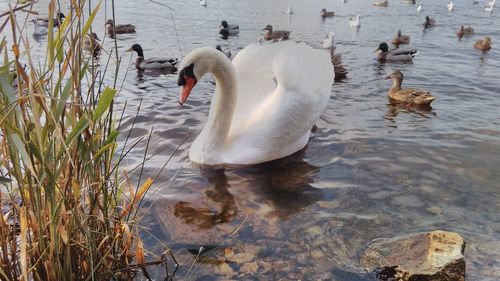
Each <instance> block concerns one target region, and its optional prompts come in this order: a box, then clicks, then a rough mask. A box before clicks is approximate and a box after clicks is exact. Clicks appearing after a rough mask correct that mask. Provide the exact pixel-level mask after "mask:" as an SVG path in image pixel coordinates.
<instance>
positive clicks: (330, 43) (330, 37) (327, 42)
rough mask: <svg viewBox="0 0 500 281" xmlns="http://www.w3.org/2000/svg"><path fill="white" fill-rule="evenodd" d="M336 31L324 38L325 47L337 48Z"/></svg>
mask: <svg viewBox="0 0 500 281" xmlns="http://www.w3.org/2000/svg"><path fill="white" fill-rule="evenodd" d="M334 38H335V33H333V32H330V33H329V34H328V35H327V36H326V37H325V39H323V48H324V49H335V48H336V46H335V40H334Z"/></svg>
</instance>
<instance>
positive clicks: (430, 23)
mask: <svg viewBox="0 0 500 281" xmlns="http://www.w3.org/2000/svg"><path fill="white" fill-rule="evenodd" d="M434 25H436V21H435V20H434V19H433V18H431V17H429V16H426V17H425V22H424V28H429V27H433V26H434Z"/></svg>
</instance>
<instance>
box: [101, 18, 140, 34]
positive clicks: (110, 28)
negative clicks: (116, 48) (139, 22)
mask: <svg viewBox="0 0 500 281" xmlns="http://www.w3.org/2000/svg"><path fill="white" fill-rule="evenodd" d="M106 31H107V32H108V34H110V35H113V34H125V33H135V26H134V25H132V24H116V25H115V23H114V22H113V20H111V19H109V20H108V21H107V22H106Z"/></svg>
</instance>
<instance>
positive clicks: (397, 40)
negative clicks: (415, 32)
mask: <svg viewBox="0 0 500 281" xmlns="http://www.w3.org/2000/svg"><path fill="white" fill-rule="evenodd" d="M410 40H411V39H410V36H409V35H403V34H401V30H398V33H397V34H396V37H394V39H392V44H394V45H396V47H399V45H403V44H410Z"/></svg>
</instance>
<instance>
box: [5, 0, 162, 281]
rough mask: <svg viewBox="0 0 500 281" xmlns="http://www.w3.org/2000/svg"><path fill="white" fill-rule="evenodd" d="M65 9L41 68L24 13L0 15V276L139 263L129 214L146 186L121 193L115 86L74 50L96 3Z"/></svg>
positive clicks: (58, 276) (94, 271)
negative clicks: (9, 33) (7, 32)
mask: <svg viewBox="0 0 500 281" xmlns="http://www.w3.org/2000/svg"><path fill="white" fill-rule="evenodd" d="M57 3H58V2H56V1H54V0H52V1H50V4H49V6H48V15H49V18H50V19H52V18H54V15H55V14H56V13H57ZM72 3H73V5H75V3H77V4H76V5H75V7H74V10H73V11H70V12H69V14H68V15H67V16H66V19H65V20H64V22H63V23H62V24H61V26H60V27H59V28H58V29H52V27H51V26H52V25H54V22H53V20H50V23H49V25H50V27H49V32H48V34H47V36H46V39H47V51H46V56H45V60H44V61H42V63H40V62H39V61H38V58H37V59H35V58H34V55H32V54H31V53H30V47H31V44H33V43H32V42H31V41H32V40H29V38H28V37H29V36H31V34H29V35H28V34H26V19H27V15H26V13H25V12H23V11H15V12H14V11H11V13H10V14H9V15H8V16H5V17H2V18H0V19H1V20H0V31H2V29H4V28H5V27H6V26H9V25H6V24H5V22H6V21H10V27H11V28H12V37H11V38H5V37H3V38H0V55H1V56H2V58H3V65H1V66H0V92H1V93H0V130H1V132H0V134H1V135H0V203H1V206H2V213H0V280H106V279H130V278H131V277H132V274H133V272H132V271H130V270H124V269H127V268H131V267H132V266H133V265H137V264H138V265H139V266H140V267H144V266H145V264H146V263H145V261H144V250H143V247H142V242H141V240H140V237H139V235H138V229H137V220H138V217H137V210H138V208H139V204H140V202H141V199H142V198H143V196H144V195H145V193H146V192H147V191H148V189H149V188H150V186H151V184H152V180H151V179H147V180H145V181H144V183H143V184H142V185H139V187H138V188H136V187H135V185H134V187H131V184H130V183H128V182H126V181H124V180H123V179H124V178H125V177H122V176H121V175H119V173H118V170H119V169H117V162H118V163H119V160H120V159H116V154H115V152H116V150H117V147H118V145H117V136H118V130H117V125H116V120H115V118H114V116H113V113H112V112H113V110H112V104H113V100H114V98H115V96H116V94H117V90H116V89H115V88H113V85H112V86H111V87H106V86H105V85H103V83H102V81H99V79H100V77H102V75H103V74H102V73H101V75H97V72H96V69H95V68H94V67H91V63H92V62H93V59H92V58H89V57H88V56H85V55H84V53H83V52H82V42H83V39H84V38H85V36H87V35H88V34H89V32H90V30H91V25H92V22H93V20H94V17H95V16H96V13H97V11H98V10H99V7H100V3H99V4H98V5H97V6H96V7H95V8H93V9H92V10H91V12H90V13H88V12H87V13H85V12H86V11H85V10H84V9H83V7H84V2H83V1H76V2H75V1H72ZM89 6H90V5H89ZM25 9H26V8H25ZM84 15H86V16H84ZM23 17H24V19H25V20H24V23H19V21H20V19H22V18H23ZM16 19H17V22H16ZM1 34H5V33H1ZM4 36H5V35H4ZM23 50H24V51H23ZM115 51H116V50H115ZM114 85H116V83H115V84H114Z"/></svg>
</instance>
